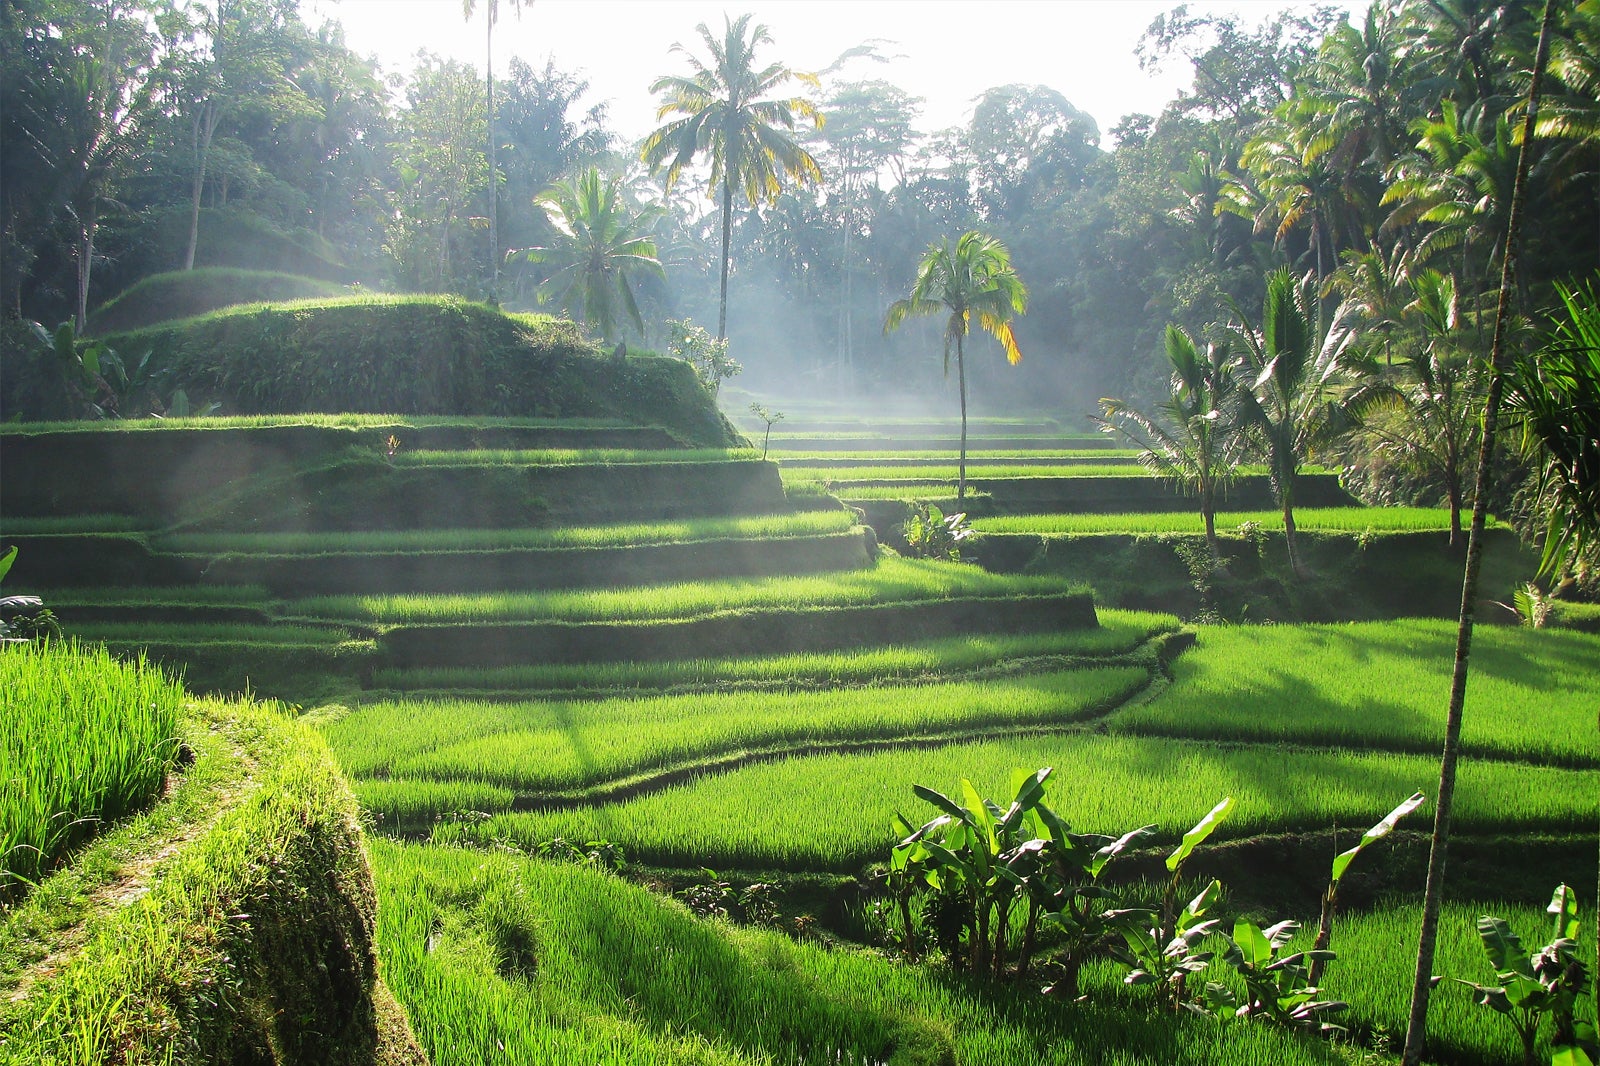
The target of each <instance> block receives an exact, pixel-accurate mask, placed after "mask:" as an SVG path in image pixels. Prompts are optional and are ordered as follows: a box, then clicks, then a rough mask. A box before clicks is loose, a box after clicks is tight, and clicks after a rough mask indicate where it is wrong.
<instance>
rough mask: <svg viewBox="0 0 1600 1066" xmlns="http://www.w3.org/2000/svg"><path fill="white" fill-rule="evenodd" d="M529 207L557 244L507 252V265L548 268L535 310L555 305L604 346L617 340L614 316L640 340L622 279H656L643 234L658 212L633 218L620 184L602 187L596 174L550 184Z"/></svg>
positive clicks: (640, 323) (634, 306)
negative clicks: (641, 275)
mask: <svg viewBox="0 0 1600 1066" xmlns="http://www.w3.org/2000/svg"><path fill="white" fill-rule="evenodd" d="M533 202H534V203H535V204H536V205H538V206H539V207H540V208H542V209H543V210H544V213H545V217H546V218H548V219H549V220H550V225H551V226H552V227H553V228H554V229H555V231H556V240H555V241H554V242H553V243H552V245H551V246H549V247H540V248H525V249H522V250H520V251H511V252H507V253H506V258H507V259H508V260H509V259H512V258H518V259H522V260H524V261H526V262H529V263H543V264H546V265H548V266H549V267H550V268H551V270H550V272H549V274H548V275H547V276H546V278H545V280H544V282H543V283H542V284H541V285H540V286H539V302H540V303H544V302H545V301H547V300H551V299H554V300H557V301H558V302H560V303H562V304H563V305H564V306H565V307H566V308H567V310H568V311H569V312H570V313H572V314H573V315H575V316H577V317H578V318H581V319H582V320H583V321H585V322H587V323H589V324H590V325H592V326H594V327H595V328H596V329H597V330H599V332H600V336H601V337H603V338H605V339H607V340H610V339H612V338H613V337H614V336H615V334H616V329H617V313H618V310H619V309H620V310H622V311H625V312H626V313H627V315H628V318H629V320H630V321H632V323H633V325H634V328H635V329H637V330H638V331H639V332H640V333H641V334H642V333H643V332H644V320H643V319H642V318H641V317H640V315H639V305H638V303H637V302H636V301H635V300H634V296H633V288H632V286H631V285H630V284H629V283H628V279H629V275H630V274H634V273H637V272H640V271H644V272H647V273H652V274H655V275H657V276H660V275H661V261H660V260H659V259H657V258H656V242H655V239H654V238H653V237H651V236H649V235H648V232H647V231H648V229H649V227H650V226H651V225H652V224H653V223H654V221H655V218H656V216H657V215H659V214H660V213H661V210H660V209H659V208H644V209H642V210H639V211H634V210H632V209H631V208H630V207H629V204H628V201H627V199H626V198H625V197H624V195H623V193H622V179H621V178H612V179H610V180H609V181H607V180H606V179H604V178H602V177H601V176H600V171H599V170H598V169H597V168H595V167H590V168H589V169H588V170H585V171H584V172H583V173H582V174H580V175H579V176H578V177H577V178H576V179H575V180H573V181H562V182H557V183H556V184H555V185H553V186H551V187H550V188H548V189H546V190H545V191H544V192H542V193H540V194H539V195H538V196H536V197H534V199H533Z"/></svg>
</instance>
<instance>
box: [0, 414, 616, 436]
mask: <svg viewBox="0 0 1600 1066" xmlns="http://www.w3.org/2000/svg"><path fill="white" fill-rule="evenodd" d="M633 425H634V423H632V422H629V421H626V420H625V419H618V418H511V417H500V416H493V415H398V414H360V413H357V412H345V413H339V414H332V413H329V414H322V413H318V412H306V413H302V414H292V415H287V414H260V415H204V416H192V417H187V418H175V417H167V418H128V419H121V420H119V421H116V422H94V423H84V422H27V423H22V424H18V425H15V426H9V425H8V426H7V427H6V428H5V432H6V433H7V434H11V433H17V434H21V435H26V434H32V433H67V432H72V433H137V432H142V431H144V430H194V429H205V430H223V429H276V428H280V427H283V426H319V427H322V428H325V429H407V428H416V427H422V426H450V427H462V428H468V429H626V428H631V427H632V426H633Z"/></svg>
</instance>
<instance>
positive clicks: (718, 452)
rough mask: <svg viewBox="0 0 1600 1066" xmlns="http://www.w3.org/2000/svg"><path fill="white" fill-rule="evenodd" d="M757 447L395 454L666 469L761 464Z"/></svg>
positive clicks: (453, 460)
mask: <svg viewBox="0 0 1600 1066" xmlns="http://www.w3.org/2000/svg"><path fill="white" fill-rule="evenodd" d="M760 461H761V453H760V452H759V451H757V450H756V449H754V448H673V449H670V450H660V449H656V450H644V451H641V450H639V449H637V448H478V449H473V450H471V451H465V450H455V449H450V450H435V449H422V448H419V449H417V450H415V451H406V450H404V449H402V450H400V451H397V452H395V454H394V455H393V456H391V457H390V462H392V463H394V465H395V466H637V465H649V466H662V465H671V464H674V463H749V462H760Z"/></svg>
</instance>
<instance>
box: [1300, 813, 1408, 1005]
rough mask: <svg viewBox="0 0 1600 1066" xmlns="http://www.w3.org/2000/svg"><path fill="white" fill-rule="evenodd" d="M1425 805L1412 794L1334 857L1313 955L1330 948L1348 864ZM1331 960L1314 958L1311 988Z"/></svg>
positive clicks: (1328, 957) (1327, 957)
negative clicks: (1347, 848)
mask: <svg viewBox="0 0 1600 1066" xmlns="http://www.w3.org/2000/svg"><path fill="white" fill-rule="evenodd" d="M1426 801H1427V797H1426V796H1424V795H1423V794H1422V793H1420V792H1417V793H1413V794H1412V796H1411V798H1410V799H1408V800H1406V801H1405V802H1404V803H1402V804H1400V806H1398V807H1396V808H1395V809H1394V810H1392V811H1390V812H1389V813H1388V814H1386V815H1384V816H1383V820H1382V821H1380V822H1379V823H1378V824H1377V825H1375V826H1373V827H1372V828H1371V829H1368V830H1367V831H1366V832H1365V833H1363V834H1362V835H1361V839H1360V840H1358V841H1356V846H1355V847H1353V848H1351V849H1350V850H1349V851H1343V852H1340V853H1339V854H1338V855H1336V856H1334V859H1333V872H1332V874H1331V876H1330V877H1329V878H1328V890H1327V891H1326V892H1324V893H1323V895H1322V920H1321V922H1319V923H1318V926H1317V939H1316V943H1314V944H1312V945H1311V947H1312V951H1313V952H1325V951H1327V949H1328V948H1330V947H1332V946H1333V917H1334V910H1335V908H1337V907H1338V905H1339V881H1340V879H1341V878H1343V877H1344V874H1345V871H1346V870H1348V869H1349V868H1350V864H1351V863H1352V862H1354V861H1355V857H1356V856H1357V855H1360V854H1361V852H1362V850H1363V849H1364V848H1366V846H1367V845H1368V844H1371V843H1372V842H1373V841H1376V840H1382V839H1383V838H1384V837H1386V836H1388V835H1389V833H1390V832H1391V831H1392V830H1393V829H1394V827H1395V825H1396V824H1398V823H1399V821H1400V819H1402V818H1404V817H1405V816H1406V815H1408V814H1410V813H1411V812H1412V811H1414V810H1416V809H1417V808H1418V807H1420V806H1422V804H1423V803H1424V802H1426ZM1332 958H1333V956H1332V955H1331V954H1329V955H1326V956H1323V955H1314V957H1313V958H1312V961H1311V972H1310V974H1309V977H1310V981H1309V983H1310V984H1313V985H1314V984H1316V983H1317V982H1318V981H1320V980H1322V971H1323V969H1324V967H1325V966H1326V965H1327V963H1328V960H1330V959H1332Z"/></svg>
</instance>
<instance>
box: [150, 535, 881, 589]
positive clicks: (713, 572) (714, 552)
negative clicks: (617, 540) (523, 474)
mask: <svg viewBox="0 0 1600 1066" xmlns="http://www.w3.org/2000/svg"><path fill="white" fill-rule="evenodd" d="M875 552H876V541H875V540H874V538H873V536H872V533H871V531H870V530H868V529H866V528H865V527H856V528H854V529H851V530H847V531H844V532H840V533H831V534H824V535H817V536H798V537H778V538H770V539H750V538H732V537H729V538H719V539H715V540H702V541H689V542H684V543H668V544H635V545H622V546H617V547H603V548H508V549H499V550H491V551H392V552H359V551H357V552H326V553H316V554H311V553H299V554H283V555H269V554H244V553H235V554H225V555H173V556H169V557H166V559H167V560H169V561H171V562H174V563H176V564H177V565H178V566H180V567H182V568H184V569H187V570H188V571H190V572H191V573H192V574H193V575H194V577H193V578H192V580H197V581H198V580H202V579H203V580H204V581H206V582H208V583H220V584H225V585H244V584H248V585H262V586H265V587H266V588H267V589H269V590H271V591H272V592H273V593H274V594H275V595H278V596H285V597H297V596H312V595H343V594H351V593H370V594H381V593H396V594H399V593H449V592H487V591H497V590H520V589H569V588H583V587H597V588H598V587H608V586H609V587H621V586H629V585H648V584H655V583H660V582H666V581H701V580H711V579H717V578H738V577H762V576H775V575H779V574H815V573H824V572H828V571H835V570H857V569H860V568H862V567H865V566H867V565H869V564H870V563H871V561H872V559H873V556H874V554H875Z"/></svg>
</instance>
